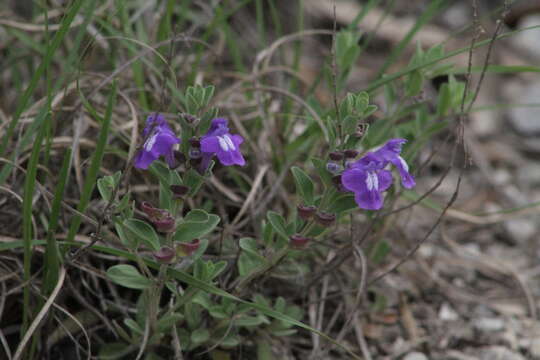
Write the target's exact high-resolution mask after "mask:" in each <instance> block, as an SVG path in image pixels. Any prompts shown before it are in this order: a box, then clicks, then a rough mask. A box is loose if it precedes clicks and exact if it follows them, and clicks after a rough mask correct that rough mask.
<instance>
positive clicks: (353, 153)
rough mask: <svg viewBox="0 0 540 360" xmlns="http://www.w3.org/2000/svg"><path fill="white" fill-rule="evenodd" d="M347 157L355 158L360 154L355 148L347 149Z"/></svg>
mask: <svg viewBox="0 0 540 360" xmlns="http://www.w3.org/2000/svg"><path fill="white" fill-rule="evenodd" d="M344 154H345V159H354V158H355V157H357V156H358V151H357V150H354V149H349V150H345V152H344Z"/></svg>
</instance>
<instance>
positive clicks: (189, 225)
mask: <svg viewBox="0 0 540 360" xmlns="http://www.w3.org/2000/svg"><path fill="white" fill-rule="evenodd" d="M220 220H221V219H220V218H219V216H217V215H214V214H208V213H207V212H206V211H204V210H200V209H195V210H191V211H190V212H189V213H188V214H187V215H186V217H185V218H184V220H183V221H182V222H181V223H180V224H178V226H177V227H176V232H175V233H174V236H173V239H174V241H180V242H189V241H191V240H194V239H197V238H200V237H201V236H203V235H206V234H208V233H210V232H211V231H212V230H214V228H215V227H216V226H217V224H218V223H219V221H220Z"/></svg>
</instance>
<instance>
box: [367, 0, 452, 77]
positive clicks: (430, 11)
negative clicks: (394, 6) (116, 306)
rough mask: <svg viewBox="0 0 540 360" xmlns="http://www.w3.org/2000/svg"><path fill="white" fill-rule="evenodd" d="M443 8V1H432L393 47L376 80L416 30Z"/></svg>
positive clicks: (393, 60)
mask: <svg viewBox="0 0 540 360" xmlns="http://www.w3.org/2000/svg"><path fill="white" fill-rule="evenodd" d="M444 6H445V4H444V1H443V0H435V1H433V2H432V3H431V4H430V5H429V7H428V8H427V9H426V11H424V12H423V13H422V14H421V15H420V17H418V19H417V20H416V22H415V24H414V26H413V27H412V28H411V29H410V30H409V32H408V33H407V34H406V35H405V37H404V38H403V39H401V41H400V42H399V43H398V44H397V46H395V47H394V49H393V50H392V52H391V53H390V56H388V57H387V58H386V61H385V62H384V64H383V66H381V68H380V69H379V71H378V73H377V75H376V78H379V77H381V76H382V74H384V73H385V72H386V70H388V68H389V67H390V66H391V65H392V64H393V63H394V62H395V61H396V59H397V58H398V57H399V56H400V55H401V54H402V53H403V51H404V50H405V48H406V47H407V45H408V44H409V43H410V42H411V40H412V38H413V37H414V35H416V33H417V32H418V30H420V29H421V28H422V26H424V25H425V24H426V23H427V22H428V21H429V20H431V19H432V18H433V17H434V16H435V15H437V14H438V13H439V11H440V10H442V9H443V7H444Z"/></svg>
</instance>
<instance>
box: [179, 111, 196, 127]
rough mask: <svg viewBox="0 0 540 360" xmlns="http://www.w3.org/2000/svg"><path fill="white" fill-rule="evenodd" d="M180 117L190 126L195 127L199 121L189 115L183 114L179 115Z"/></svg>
mask: <svg viewBox="0 0 540 360" xmlns="http://www.w3.org/2000/svg"><path fill="white" fill-rule="evenodd" d="M180 116H182V118H184V121H185V122H187V123H188V124H190V125H197V124H198V123H199V119H198V118H197V117H196V116H193V115H191V114H186V113H183V114H180Z"/></svg>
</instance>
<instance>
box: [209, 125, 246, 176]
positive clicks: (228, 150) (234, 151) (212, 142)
mask: <svg viewBox="0 0 540 360" xmlns="http://www.w3.org/2000/svg"><path fill="white" fill-rule="evenodd" d="M243 142H244V138H242V137H241V136H240V135H233V134H230V133H229V127H228V126H227V119H224V118H216V119H214V120H212V125H211V126H210V130H208V132H207V133H206V135H204V136H203V137H201V151H202V155H203V164H208V162H209V161H210V159H211V158H212V156H214V155H216V156H217V158H218V159H219V161H220V162H221V163H222V164H223V165H225V166H230V165H240V166H244V165H245V164H246V161H245V160H244V157H243V156H242V153H241V152H240V144H242V143H243Z"/></svg>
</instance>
